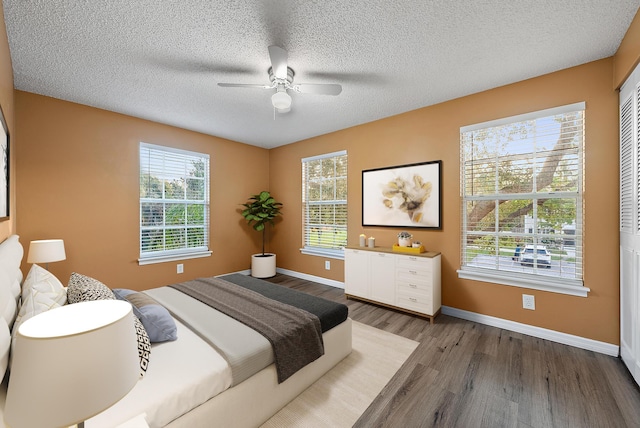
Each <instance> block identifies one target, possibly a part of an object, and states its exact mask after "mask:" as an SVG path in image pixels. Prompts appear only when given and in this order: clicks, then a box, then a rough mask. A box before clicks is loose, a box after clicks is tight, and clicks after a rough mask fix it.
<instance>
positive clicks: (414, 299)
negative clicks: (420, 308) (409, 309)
mask: <svg viewBox="0 0 640 428" xmlns="http://www.w3.org/2000/svg"><path fill="white" fill-rule="evenodd" d="M409 300H411V301H412V302H413V303H417V302H418V299H416V298H415V297H409Z"/></svg>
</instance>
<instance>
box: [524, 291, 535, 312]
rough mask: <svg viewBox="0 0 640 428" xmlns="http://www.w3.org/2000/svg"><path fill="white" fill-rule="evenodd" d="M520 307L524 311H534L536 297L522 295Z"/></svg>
mask: <svg viewBox="0 0 640 428" xmlns="http://www.w3.org/2000/svg"><path fill="white" fill-rule="evenodd" d="M522 307H523V308H524V309H530V310H532V311H533V310H535V309H536V297H535V296H532V295H530V294H523V295H522Z"/></svg>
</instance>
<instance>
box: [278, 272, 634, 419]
mask: <svg viewBox="0 0 640 428" xmlns="http://www.w3.org/2000/svg"><path fill="white" fill-rule="evenodd" d="M269 281H271V282H274V283H278V284H281V285H284V286H287V287H290V288H294V289H298V290H300V291H304V292H307V293H309V294H313V295H316V296H321V297H324V298H326V299H329V300H333V301H336V302H341V303H345V304H346V305H348V307H349V316H350V317H351V318H352V319H353V320H355V321H358V322H361V323H364V324H368V325H370V326H373V327H376V328H379V329H381V330H385V331H389V332H391V333H394V334H397V335H400V336H404V337H407V338H409V339H413V340H416V341H418V342H420V345H419V346H418V348H417V349H416V350H415V352H414V353H413V354H412V355H411V357H409V359H408V360H407V362H406V363H405V364H404V365H403V366H402V368H401V369H400V370H399V371H398V373H396V375H395V377H394V378H393V379H392V380H391V381H390V382H389V383H388V384H387V386H386V387H385V388H384V389H383V390H382V392H381V393H380V395H378V397H377V398H376V399H375V401H374V402H373V403H372V404H371V405H370V406H369V408H368V409H367V410H366V411H365V413H364V414H363V415H362V416H361V417H360V419H359V420H358V422H357V423H356V424H355V425H354V426H355V427H367V428H369V427H394V428H395V427H403V428H405V427H432V426H433V427H464V428H466V427H491V428H496V427H571V428H576V427H640V388H638V386H637V385H636V384H635V383H634V381H633V379H632V378H631V375H630V374H629V372H628V371H627V369H626V368H625V366H624V365H623V363H622V361H621V360H620V358H614V357H609V356H606V355H603V354H598V353H595V352H591V351H586V350H583V349H578V348H574V347H571V346H566V345H561V344H558V343H555V342H550V341H548V340H543V339H537V338H534V337H531V336H526V335H523V334H519V333H514V332H511V331H508V330H502V329H499V328H496V327H489V326H485V325H482V324H477V323H474V322H470V321H465V320H461V319H458V318H454V317H450V316H446V315H439V316H438V317H437V318H436V322H435V324H434V325H429V323H428V322H427V321H425V320H424V319H422V318H418V317H414V316H411V315H406V314H403V313H401V312H396V311H393V310H389V309H385V308H382V307H378V306H375V305H371V304H368V303H363V302H359V301H356V300H347V299H346V298H345V296H344V291H343V290H342V289H339V288H335V287H330V286H326V285H322V284H318V283H315V282H310V281H306V280H302V279H298V278H293V277H290V276H287V275H281V274H278V275H276V276H275V277H273V278H271V279H269Z"/></svg>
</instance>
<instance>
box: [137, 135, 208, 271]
mask: <svg viewBox="0 0 640 428" xmlns="http://www.w3.org/2000/svg"><path fill="white" fill-rule="evenodd" d="M208 235H209V155H206V154H200V153H194V152H188V151H184V150H178V149H172V148H168V147H163V146H155V145H151V144H146V143H140V257H141V259H144V258H148V257H162V256H176V255H184V254H191V253H196V252H202V251H208Z"/></svg>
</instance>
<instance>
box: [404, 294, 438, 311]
mask: <svg viewBox="0 0 640 428" xmlns="http://www.w3.org/2000/svg"><path fill="white" fill-rule="evenodd" d="M396 304H397V305H398V306H399V307H401V308H404V309H409V310H411V311H415V312H420V313H423V314H427V315H433V300H431V296H424V295H421V294H398V296H397V299H396Z"/></svg>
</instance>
